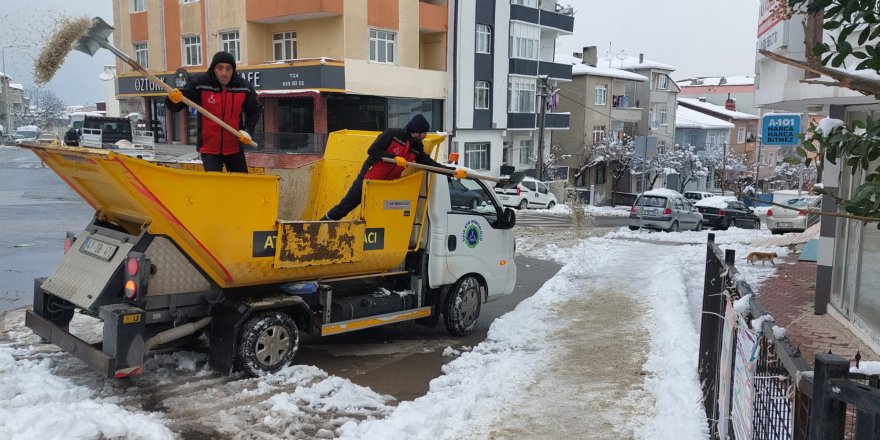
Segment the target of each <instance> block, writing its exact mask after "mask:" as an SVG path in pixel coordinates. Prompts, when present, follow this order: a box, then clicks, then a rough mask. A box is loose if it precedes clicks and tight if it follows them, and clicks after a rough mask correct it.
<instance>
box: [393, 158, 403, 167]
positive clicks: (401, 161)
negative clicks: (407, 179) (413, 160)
mask: <svg viewBox="0 0 880 440" xmlns="http://www.w3.org/2000/svg"><path fill="white" fill-rule="evenodd" d="M394 162H395V163H396V164H397V166H399V167H403V168H406V159H404V158H402V157H400V156H397V157H395V158H394Z"/></svg>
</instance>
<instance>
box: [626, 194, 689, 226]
mask: <svg viewBox="0 0 880 440" xmlns="http://www.w3.org/2000/svg"><path fill="white" fill-rule="evenodd" d="M639 227H643V228H648V229H657V230H661V231H667V232H676V231H681V230H694V231H701V230H703V216H702V214H700V213H699V212H698V211H697V210H696V209H694V207H693V206H692V205H691V204H690V202H689V201H688V200H687V199H685V198H684V197H683V196H682V195H681V194H679V193H678V192H676V191H672V190H664V189H660V190H651V191H647V192H644V193H642V194H639V197H638V198H637V199H636V202H635V203H633V206H632V208H630V210H629V228H630V229H631V230H633V231H635V230H636V229H639Z"/></svg>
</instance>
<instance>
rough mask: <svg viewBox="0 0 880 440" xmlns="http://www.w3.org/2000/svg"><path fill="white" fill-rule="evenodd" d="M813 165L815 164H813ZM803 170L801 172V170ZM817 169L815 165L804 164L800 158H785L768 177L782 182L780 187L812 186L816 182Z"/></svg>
mask: <svg viewBox="0 0 880 440" xmlns="http://www.w3.org/2000/svg"><path fill="white" fill-rule="evenodd" d="M814 165H815V164H814ZM801 171H803V172H801ZM816 175H817V170H816V167H815V166H804V165H803V163H802V162H801V161H800V160H797V159H794V160H792V159H785V160H784V161H783V162H782V163H780V164H779V165H777V166H776V169H774V170H773V174H771V175H770V176H769V177H768V179H769V180H770V181H772V182H779V183H781V184H782V186H783V188H782V189H797V187H798V184H800V185H801V189H809V188H812V187H813V185H814V184H815V183H816Z"/></svg>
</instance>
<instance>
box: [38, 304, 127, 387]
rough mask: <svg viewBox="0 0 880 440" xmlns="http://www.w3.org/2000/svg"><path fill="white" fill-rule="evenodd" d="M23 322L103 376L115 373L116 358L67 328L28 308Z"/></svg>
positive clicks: (111, 375) (110, 375)
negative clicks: (71, 332)
mask: <svg viewBox="0 0 880 440" xmlns="http://www.w3.org/2000/svg"><path fill="white" fill-rule="evenodd" d="M24 323H25V325H26V326H27V327H28V328H30V329H31V330H33V332H34V333H36V334H37V335H40V337H42V338H43V339H46V340H47V341H49V342H50V343H52V344H55V345H57V346H59V347H61V349H62V350H64V351H66V352H68V353H70V354H72V355H73V356H74V357H76V358H77V359H79V360H81V361H83V362H85V363H86V364H88V365H89V366H90V367H92V368H94V369H95V370H98V372H100V373H101V374H103V375H104V376H105V377H113V376H114V374H115V373H116V360H115V359H113V357H112V356H110V355H108V354H107V353H104V352H103V351H101V350H99V349H97V348H95V347H94V346H92V345H91V344H89V343H88V342H86V341H83V340H82V339H80V338H78V337H76V336H74V335H72V334H70V333H69V332H68V331H67V330H64V329H63V328H61V327H58V326H56V325H55V324H53V323H52V322H50V321H49V320H47V319H45V318H43V317H42V316H40V315H37V314H36V313H34V312H32V311H30V310H28V311H26V312H25V318H24Z"/></svg>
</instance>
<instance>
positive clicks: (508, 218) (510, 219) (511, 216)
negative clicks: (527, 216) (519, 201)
mask: <svg viewBox="0 0 880 440" xmlns="http://www.w3.org/2000/svg"><path fill="white" fill-rule="evenodd" d="M499 226H501V228H502V229H511V228H513V227H514V226H516V212H514V211H513V209H512V208H504V212H502V213H501V221H500V222H499Z"/></svg>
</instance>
